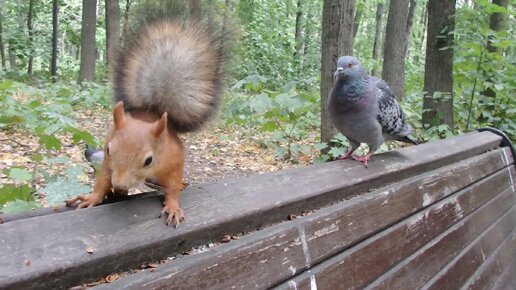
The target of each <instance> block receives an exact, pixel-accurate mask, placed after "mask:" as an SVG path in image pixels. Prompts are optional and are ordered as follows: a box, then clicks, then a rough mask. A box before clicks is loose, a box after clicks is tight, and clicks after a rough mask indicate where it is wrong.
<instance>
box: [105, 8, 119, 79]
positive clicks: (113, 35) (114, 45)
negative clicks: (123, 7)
mask: <svg viewBox="0 0 516 290" xmlns="http://www.w3.org/2000/svg"><path fill="white" fill-rule="evenodd" d="M105 1H106V65H107V67H108V71H111V67H112V65H113V61H114V60H115V59H116V55H117V52H118V48H119V47H120V5H119V2H118V0H105Z"/></svg>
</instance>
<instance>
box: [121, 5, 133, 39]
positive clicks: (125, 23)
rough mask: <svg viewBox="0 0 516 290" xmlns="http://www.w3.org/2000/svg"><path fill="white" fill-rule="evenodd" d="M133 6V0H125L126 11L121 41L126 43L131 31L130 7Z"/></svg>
mask: <svg viewBox="0 0 516 290" xmlns="http://www.w3.org/2000/svg"><path fill="white" fill-rule="evenodd" d="M130 7H131V0H127V1H126V2H125V12H124V22H123V24H122V40H121V43H122V44H124V43H125V41H126V40H127V33H128V32H129V8H130Z"/></svg>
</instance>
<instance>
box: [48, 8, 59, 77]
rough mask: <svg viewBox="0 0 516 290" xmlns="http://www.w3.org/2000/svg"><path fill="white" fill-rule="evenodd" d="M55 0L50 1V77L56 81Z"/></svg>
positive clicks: (56, 15) (56, 10)
mask: <svg viewBox="0 0 516 290" xmlns="http://www.w3.org/2000/svg"><path fill="white" fill-rule="evenodd" d="M57 1H58V0H53V1H52V59H51V61H50V76H51V77H52V82H56V80H57V38H58V29H57V20H58V19H57V17H58V11H59V6H58V3H57Z"/></svg>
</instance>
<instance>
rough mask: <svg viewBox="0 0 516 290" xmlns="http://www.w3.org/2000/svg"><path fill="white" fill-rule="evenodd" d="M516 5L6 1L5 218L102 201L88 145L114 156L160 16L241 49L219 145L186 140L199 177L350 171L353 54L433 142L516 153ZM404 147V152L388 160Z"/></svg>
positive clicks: (1, 101)
mask: <svg viewBox="0 0 516 290" xmlns="http://www.w3.org/2000/svg"><path fill="white" fill-rule="evenodd" d="M514 4H515V3H514V2H513V0H511V1H509V0H492V1H488V0H474V1H472V0H456V1H455V0H453V1H441V0H390V1H389V0H348V1H343V0H341V1H336V0H324V1H321V0H281V1H278V0H188V1H186V0H182V1H181V0H177V1H151V0H122V1H119V0H105V1H96V0H83V1H79V0H71V1H62V0H27V1H14V0H0V56H1V66H0V141H1V143H0V144H1V148H0V150H1V156H0V170H1V173H0V180H1V188H0V210H1V211H2V212H5V213H9V212H15V211H20V210H27V209H31V208H35V207H40V206H51V205H57V204H60V203H62V201H63V200H64V199H65V198H66V197H68V196H70V195H73V194H77V193H87V192H89V188H90V187H89V186H88V184H91V180H92V179H93V174H92V170H91V168H90V167H89V165H88V164H86V163H85V162H84V161H83V160H82V159H81V158H82V154H81V153H82V150H83V149H84V145H85V144H89V145H90V146H94V147H98V146H101V145H102V142H103V136H104V134H105V132H106V131H105V128H106V127H107V126H108V124H109V122H110V107H111V103H112V101H111V95H112V94H111V88H110V83H109V71H110V67H111V64H112V63H113V62H114V61H116V55H117V52H118V49H119V47H123V45H124V43H126V42H128V41H129V39H130V36H131V33H132V31H134V29H135V28H136V27H137V26H138V24H139V23H140V22H141V21H142V19H145V18H146V17H149V15H152V14H154V13H156V11H174V12H173V13H174V15H176V17H179V18H183V19H184V21H197V20H198V19H202V20H203V21H204V22H206V23H207V24H208V26H209V27H212V26H217V27H219V28H220V29H223V30H225V31H229V32H230V34H231V35H232V36H233V37H232V38H231V39H230V40H228V47H229V62H228V64H227V66H226V71H227V80H226V89H225V96H224V103H223V105H222V106H221V110H220V113H219V116H218V118H217V120H216V121H215V122H214V123H213V124H212V125H210V126H211V129H210V130H207V131H210V132H211V133H210V132H207V133H202V134H201V135H200V137H194V136H189V135H188V136H186V137H185V138H186V139H187V144H189V149H190V151H191V152H192V153H191V154H190V155H196V154H198V155H206V156H207V158H206V159H205V160H198V159H195V158H194V157H192V158H193V159H192V160H193V161H192V162H193V163H192V164H191V169H192V171H194V172H195V170H196V169H198V172H202V174H206V172H209V171H212V170H214V169H213V167H217V166H219V167H220V166H221V164H222V165H223V166H222V167H224V166H225V167H227V168H231V170H233V171H235V170H237V171H238V170H240V171H241V172H240V173H242V174H251V173H257V172H266V171H272V170H278V169H282V168H288V167H292V166H303V165H306V164H310V163H313V162H324V161H328V160H331V159H333V158H335V157H337V156H339V155H342V154H343V153H344V151H345V150H346V146H347V140H346V139H345V137H343V136H342V135H341V134H335V131H334V129H333V128H332V126H331V122H330V121H329V120H328V118H327V114H326V110H325V107H324V106H323V105H321V104H324V103H325V100H326V97H327V95H328V93H329V90H330V89H331V84H332V74H333V71H334V70H335V63H336V58H337V57H338V56H339V55H344V54H352V55H354V56H356V57H357V58H358V59H359V60H360V61H361V62H362V65H363V66H364V67H365V68H366V69H367V71H368V72H369V73H370V74H372V75H376V76H379V77H382V78H384V79H385V80H386V81H388V83H389V84H390V85H391V88H392V89H393V91H394V92H396V95H397V97H398V100H399V101H400V103H401V106H402V108H403V110H404V111H405V113H406V116H407V118H408V121H409V123H410V124H411V126H412V127H413V128H414V136H415V137H416V138H417V139H419V140H421V141H431V140H435V139H440V138H447V137H450V136H453V135H457V134H462V133H465V132H469V131H471V130H474V129H475V128H480V127H486V126H491V127H495V128H498V129H500V130H502V131H504V132H505V133H506V134H507V135H508V136H509V137H510V138H511V139H512V140H513V142H514V141H515V140H516V96H515V91H516V90H515V87H516V73H515V72H516V69H515V63H516V61H515V59H516V45H515V44H516V38H515V35H516V31H515V27H516V25H514V24H515V21H514V19H515V18H514V17H515V12H514ZM232 138H233V139H235V140H231V139H232ZM389 146H390V147H396V146H398V144H389V145H384V146H383V147H382V150H388V149H389ZM228 151H231V152H228ZM321 152H322V153H321ZM260 155H263V156H265V157H263V158H259V159H258V157H257V156H260ZM246 158H247V159H246ZM203 162H205V163H204V164H206V163H208V165H210V164H211V165H215V166H211V167H210V166H207V165H206V166H205V165H200V163H203ZM257 163H258V164H260V165H261V166H258V165H256V164H257ZM249 164H254V165H249ZM187 170H188V168H187ZM199 174H200V175H202V174H201V173H199ZM212 175H213V174H212ZM228 175H230V174H229V173H228V172H227V171H222V172H221V173H220V175H219V176H217V177H216V178H212V179H202V178H201V179H198V180H196V179H195V178H194V177H191V178H192V179H193V180H194V181H205V180H213V179H217V178H218V179H220V178H225V177H228ZM236 175H238V174H236Z"/></svg>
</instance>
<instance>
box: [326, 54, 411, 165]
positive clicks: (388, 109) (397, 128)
mask: <svg viewBox="0 0 516 290" xmlns="http://www.w3.org/2000/svg"><path fill="white" fill-rule="evenodd" d="M328 111H329V114H330V118H331V120H332V122H333V124H334V125H335V127H336V128H337V130H339V131H340V132H341V133H342V134H343V135H344V136H346V138H347V139H348V140H349V143H350V144H351V149H350V150H349V151H348V152H347V153H346V155H345V156H343V157H340V158H338V159H348V158H350V157H351V158H353V159H354V160H356V161H360V162H362V163H364V165H365V167H367V162H368V161H369V159H370V158H371V155H372V154H373V153H374V152H375V151H376V150H378V148H379V147H380V146H381V145H382V144H383V143H384V142H385V141H387V140H397V141H402V142H406V143H412V144H415V145H417V144H418V142H416V141H415V140H413V139H412V138H411V137H410V136H409V135H410V133H411V132H412V129H411V128H410V126H409V125H408V124H407V122H406V121H405V117H404V115H403V111H402V110H401V108H400V106H399V104H398V102H397V101H396V98H395V97H394V94H393V92H392V91H391V89H390V88H389V85H388V84H387V83H386V82H385V81H384V80H382V79H379V78H376V77H372V76H368V75H367V74H366V72H365V70H364V68H363V67H362V66H361V65H360V62H359V61H358V59H356V58H355V57H353V56H342V57H340V58H339V60H338V61H337V70H336V71H335V73H334V85H333V89H332V92H331V94H330V97H329V100H328ZM360 143H367V145H369V152H368V153H367V154H366V155H364V156H352V154H353V152H354V151H355V150H356V149H357V148H358V147H359V146H360Z"/></svg>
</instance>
